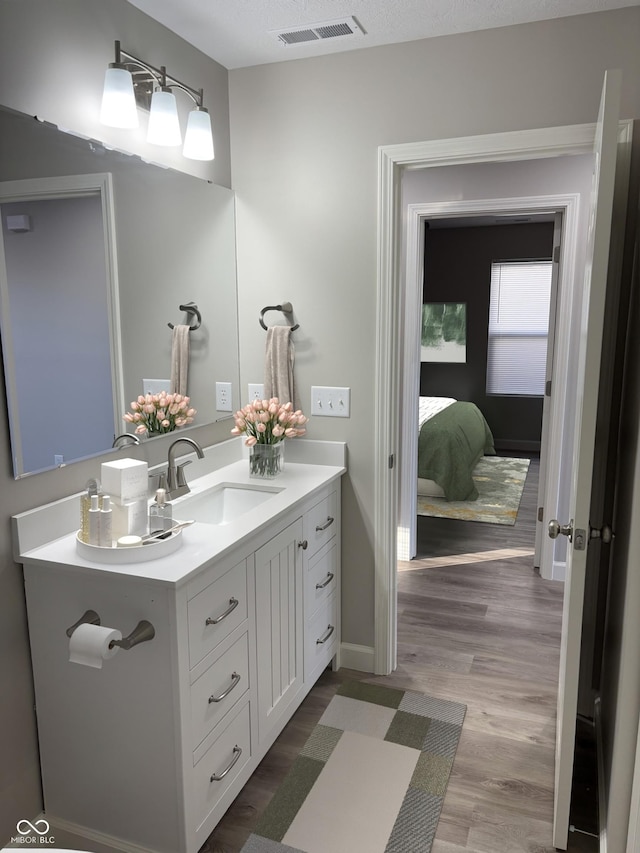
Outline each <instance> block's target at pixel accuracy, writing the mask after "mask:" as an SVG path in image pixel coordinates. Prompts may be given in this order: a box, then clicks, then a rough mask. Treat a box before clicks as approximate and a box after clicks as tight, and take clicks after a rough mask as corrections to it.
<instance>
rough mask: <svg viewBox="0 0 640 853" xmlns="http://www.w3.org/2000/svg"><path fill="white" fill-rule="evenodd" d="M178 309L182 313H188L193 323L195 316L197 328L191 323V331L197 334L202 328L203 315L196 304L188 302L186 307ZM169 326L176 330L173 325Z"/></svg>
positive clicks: (181, 306)
mask: <svg viewBox="0 0 640 853" xmlns="http://www.w3.org/2000/svg"><path fill="white" fill-rule="evenodd" d="M178 309H179V310H180V311H184V312H185V313H187V314H188V315H189V321H191V319H192V318H193V317H194V316H195V318H196V323H195V326H192V325H191V322H189V331H190V332H195V330H196V329H199V328H200V324H201V323H202V314H200V311H199V310H198V306H197V305H196V304H195V302H187V304H186V305H178ZM167 326H168V327H169V328H170V329H173V328H174V326H173V323H167Z"/></svg>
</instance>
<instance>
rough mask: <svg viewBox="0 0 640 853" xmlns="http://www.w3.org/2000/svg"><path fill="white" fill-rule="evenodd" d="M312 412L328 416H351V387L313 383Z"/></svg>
mask: <svg viewBox="0 0 640 853" xmlns="http://www.w3.org/2000/svg"><path fill="white" fill-rule="evenodd" d="M311 414H312V415H321V416H323V417H327V418H348V417H350V416H351V388H334V387H333V386H328V385H313V386H312V387H311Z"/></svg>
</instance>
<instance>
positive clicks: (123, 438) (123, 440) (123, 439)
mask: <svg viewBox="0 0 640 853" xmlns="http://www.w3.org/2000/svg"><path fill="white" fill-rule="evenodd" d="M129 442H131V444H140V439H139V438H138V436H137V435H134V434H133V433H131V432H123V433H122V434H121V435H117V436H116V437H115V438H114V439H113V444H112V445H111V447H120V445H121V444H122V445H123V446H124V445H127V444H128V443H129Z"/></svg>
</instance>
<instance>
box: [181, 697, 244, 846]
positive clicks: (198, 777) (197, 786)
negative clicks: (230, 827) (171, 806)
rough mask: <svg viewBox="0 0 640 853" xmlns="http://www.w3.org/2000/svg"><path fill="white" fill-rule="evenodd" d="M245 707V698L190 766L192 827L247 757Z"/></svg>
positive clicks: (204, 816) (212, 806)
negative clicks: (191, 778)
mask: <svg viewBox="0 0 640 853" xmlns="http://www.w3.org/2000/svg"><path fill="white" fill-rule="evenodd" d="M249 707H250V705H249V703H248V702H247V703H246V704H245V705H244V707H243V708H241V710H240V711H239V712H238V714H237V715H236V716H235V717H233V719H232V720H230V721H229V723H228V725H227V726H226V727H225V728H224V729H223V731H222V732H221V733H220V735H219V736H218V737H217V738H216V739H215V740H214V742H213V744H212V745H211V746H210V747H209V749H207V751H206V752H205V753H204V755H203V756H202V758H200V759H199V760H198V761H197V763H196V764H195V766H194V768H193V789H192V790H193V806H194V808H193V815H194V817H195V825H196V831H197V830H198V829H199V828H200V827H201V826H202V824H203V823H204V821H205V820H206V819H207V816H208V815H209V814H210V813H211V811H212V810H213V809H215V807H216V806H217V805H218V803H219V802H220V800H221V799H222V797H223V796H224V794H225V792H226V791H227V790H228V788H229V787H230V785H232V784H233V782H234V781H235V779H236V778H237V777H238V775H239V774H240V773H241V772H242V769H243V768H244V766H245V765H246V764H247V762H248V761H249V759H250V758H251V733H250V714H249Z"/></svg>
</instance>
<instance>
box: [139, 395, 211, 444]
mask: <svg viewBox="0 0 640 853" xmlns="http://www.w3.org/2000/svg"><path fill="white" fill-rule="evenodd" d="M189 403H190V401H189V397H185V396H183V395H182V394H167V393H166V392H165V391H162V392H161V393H160V394H146V395H144V396H143V395H142V394H141V395H140V396H139V397H138V399H137V400H134V401H133V402H132V403H131V411H130V412H127V413H126V414H125V415H123V419H124V420H125V421H126V422H127V423H129V424H135V425H136V428H135V432H136V433H137V434H138V435H144V434H145V433H147V434H148V435H164V434H165V433H168V432H173V431H174V430H175V429H178V428H179V427H183V426H186V425H187V424H191V423H193V418H194V415H195V414H196V410H195V409H193V408H191V407H190V405H189Z"/></svg>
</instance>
